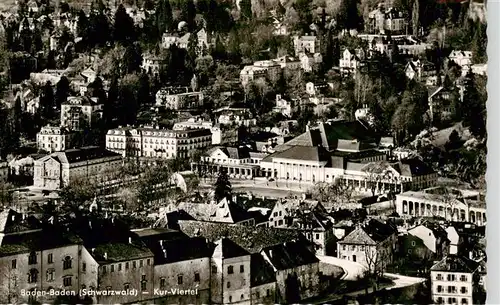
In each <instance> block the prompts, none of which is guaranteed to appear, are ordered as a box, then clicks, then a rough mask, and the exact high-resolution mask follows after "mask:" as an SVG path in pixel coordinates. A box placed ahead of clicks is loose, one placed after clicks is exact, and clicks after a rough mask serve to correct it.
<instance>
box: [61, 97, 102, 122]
mask: <svg viewBox="0 0 500 305" xmlns="http://www.w3.org/2000/svg"><path fill="white" fill-rule="evenodd" d="M103 109H104V104H100V103H99V101H98V99H97V98H96V97H89V96H70V97H68V100H67V101H66V102H65V103H63V104H62V105H61V127H65V128H68V129H69V130H82V129H84V128H86V127H92V125H93V124H95V123H97V121H98V120H99V119H101V118H102V115H103Z"/></svg>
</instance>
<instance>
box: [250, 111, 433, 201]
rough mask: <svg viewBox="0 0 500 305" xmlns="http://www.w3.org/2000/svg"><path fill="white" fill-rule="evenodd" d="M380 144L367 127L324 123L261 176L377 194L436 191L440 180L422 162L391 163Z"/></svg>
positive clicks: (269, 160)
mask: <svg viewBox="0 0 500 305" xmlns="http://www.w3.org/2000/svg"><path fill="white" fill-rule="evenodd" d="M377 143H378V141H377V140H376V139H375V137H374V136H373V135H372V134H371V132H370V130H369V129H368V128H367V127H365V125H363V124H362V123H360V122H358V121H355V122H345V121H336V122H330V123H320V124H319V126H318V127H316V128H309V129H308V130H307V131H306V132H305V133H303V134H301V135H299V136H298V137H296V138H294V139H292V140H290V141H288V142H286V143H284V144H283V145H279V146H277V147H276V148H275V151H276V152H275V153H273V154H271V155H269V156H267V157H265V158H264V159H263V160H262V161H261V162H260V167H261V175H263V176H265V177H269V178H273V179H277V180H281V181H288V180H289V181H296V182H302V183H312V184H314V183H317V182H334V181H336V180H341V181H343V183H346V184H348V185H349V186H351V187H352V188H354V189H359V190H372V191H374V192H376V193H378V192H384V191H389V190H396V191H402V190H408V189H420V188H423V187H430V186H433V185H434V183H435V182H436V179H437V175H436V173H435V172H433V171H432V170H430V168H428V167H427V166H425V165H424V164H423V163H422V162H419V161H417V160H408V161H399V162H387V161H386V158H387V156H386V154H385V153H383V152H380V151H378V150H377V148H378V144H377Z"/></svg>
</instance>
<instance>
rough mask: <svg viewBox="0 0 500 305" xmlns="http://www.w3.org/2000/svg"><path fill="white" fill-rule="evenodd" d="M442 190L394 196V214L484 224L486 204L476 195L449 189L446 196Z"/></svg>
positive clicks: (428, 190)
mask: <svg viewBox="0 0 500 305" xmlns="http://www.w3.org/2000/svg"><path fill="white" fill-rule="evenodd" d="M441 190H442V188H429V189H425V190H423V191H408V192H404V193H401V194H398V195H397V196H396V212H397V213H398V214H399V215H400V216H401V217H406V218H409V217H424V216H430V217H432V216H435V217H443V218H445V219H446V220H452V221H461V222H472V223H475V224H477V225H480V226H483V225H485V224H486V202H484V201H483V200H480V198H478V197H479V195H478V193H475V192H471V193H470V194H466V193H465V191H461V190H454V189H451V190H450V191H449V193H448V194H446V193H442V191H441Z"/></svg>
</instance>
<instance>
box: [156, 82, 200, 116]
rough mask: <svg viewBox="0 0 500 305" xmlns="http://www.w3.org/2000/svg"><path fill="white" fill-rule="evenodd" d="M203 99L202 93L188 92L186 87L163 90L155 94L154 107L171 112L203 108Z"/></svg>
mask: <svg viewBox="0 0 500 305" xmlns="http://www.w3.org/2000/svg"><path fill="white" fill-rule="evenodd" d="M182 90H184V92H182ZM203 98H204V96H203V93H202V92H190V91H189V88H187V87H185V88H175V90H174V89H173V88H164V89H160V90H159V91H158V92H157V93H156V106H158V107H165V108H167V109H173V110H182V109H196V108H199V107H202V106H203Z"/></svg>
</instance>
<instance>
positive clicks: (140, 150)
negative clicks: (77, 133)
mask: <svg viewBox="0 0 500 305" xmlns="http://www.w3.org/2000/svg"><path fill="white" fill-rule="evenodd" d="M211 144H212V133H211V132H210V130H209V129H190V130H167V129H160V128H153V127H139V128H133V127H123V128H115V129H111V130H109V131H108V133H107V134H106V149H108V150H110V151H113V152H116V153H119V154H121V155H122V156H124V157H130V156H134V157H147V158H161V159H171V158H176V157H179V158H187V157H189V156H191V155H192V154H193V153H194V152H195V151H196V150H197V149H204V148H206V147H208V146H210V145H211Z"/></svg>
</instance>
